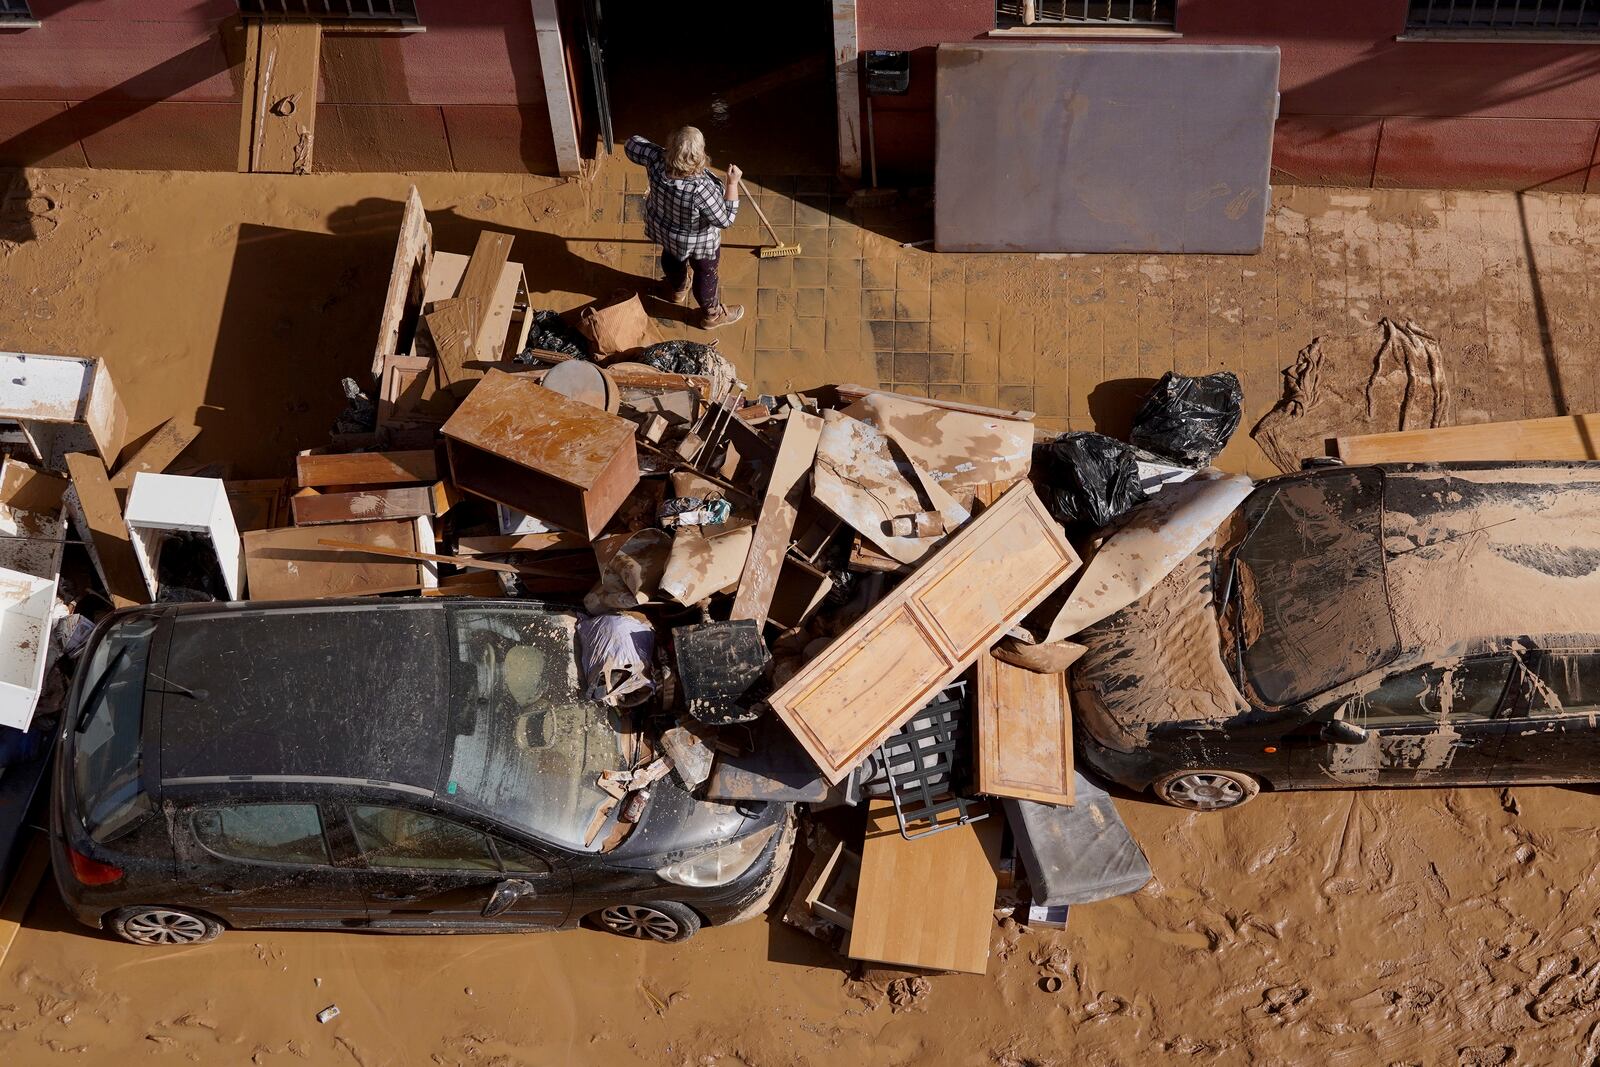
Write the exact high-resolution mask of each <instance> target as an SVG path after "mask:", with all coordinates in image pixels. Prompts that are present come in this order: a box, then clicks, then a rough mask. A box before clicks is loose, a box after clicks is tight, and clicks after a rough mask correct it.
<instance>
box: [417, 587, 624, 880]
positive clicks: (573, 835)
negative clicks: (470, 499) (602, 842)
mask: <svg viewBox="0 0 1600 1067" xmlns="http://www.w3.org/2000/svg"><path fill="white" fill-rule="evenodd" d="M452 630H453V633H454V645H455V657H454V659H453V661H452V663H451V674H450V737H451V753H450V757H449V764H448V766H447V767H446V768H445V773H444V780H443V782H442V784H441V787H440V789H441V791H442V792H443V793H445V794H446V795H448V796H451V797H453V798H454V799H455V800H456V801H457V802H459V803H463V804H466V805H468V806H471V807H476V808H479V809H481V810H482V811H485V812H487V813H488V814H490V815H492V816H494V817H495V818H497V819H500V820H501V821H503V822H506V823H509V824H511V825H513V826H518V827H521V828H523V829H526V830H528V831H531V832H532V833H534V834H537V835H538V836H540V837H543V838H545V839H546V840H549V841H553V842H555V843H557V844H560V845H563V846H565V847H567V848H571V849H576V850H580V851H593V850H594V848H595V847H596V845H591V844H588V843H586V839H588V838H591V837H593V838H594V840H595V841H596V842H598V840H599V838H598V835H591V834H590V833H589V830H590V826H591V824H592V823H594V822H595V820H596V816H597V814H598V813H599V812H600V810H601V806H602V805H603V804H605V803H606V802H607V801H608V800H609V799H610V798H609V796H608V795H607V794H606V793H604V792H603V791H602V790H601V789H600V787H599V785H598V784H597V780H598V778H599V775H600V772H602V771H614V770H621V769H623V768H624V767H625V766H626V761H625V760H624V758H623V752H622V747H621V740H622V735H621V734H620V733H619V732H618V730H617V729H616V728H615V726H614V725H613V723H614V721H615V720H614V719H613V718H612V715H613V714H614V713H613V712H612V711H611V710H610V709H609V708H607V707H606V706H605V705H603V704H599V703H597V702H595V701H593V700H587V699H585V698H584V696H583V694H582V685H581V683H580V682H579V678H578V648H577V616H576V615H574V614H572V613H571V612H565V611H559V610H554V609H535V608H460V609H456V610H455V611H454V613H453V625H452Z"/></svg>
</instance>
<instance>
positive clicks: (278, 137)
mask: <svg viewBox="0 0 1600 1067" xmlns="http://www.w3.org/2000/svg"><path fill="white" fill-rule="evenodd" d="M245 41H246V49H247V51H248V52H249V53H250V54H249V55H248V57H247V59H246V64H245V73H246V77H247V80H246V82H245V87H244V88H245V100H244V109H245V115H244V117H242V118H241V122H240V128H241V131H242V132H244V133H245V135H246V136H247V137H248V143H247V147H246V148H245V150H242V151H241V152H240V159H241V162H242V163H244V164H245V165H244V167H243V168H242V169H244V170H248V171H250V172H251V173H255V174H309V173H311V155H312V143H313V141H314V140H315V137H316V126H317V77H318V74H319V73H320V70H321V66H322V26H321V25H320V24H319V23H316V22H309V21H306V22H295V21H282V22H279V21H269V20H257V19H251V20H249V21H248V22H247V25H246V31H245Z"/></svg>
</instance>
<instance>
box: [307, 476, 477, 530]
mask: <svg viewBox="0 0 1600 1067" xmlns="http://www.w3.org/2000/svg"><path fill="white" fill-rule="evenodd" d="M444 496H445V494H444V492H443V490H442V486H438V485H434V486H428V485H408V486H401V487H399V488H392V489H362V490H358V491H356V492H350V493H317V494H314V495H311V496H296V497H293V498H292V499H291V500H290V501H289V505H290V507H291V508H293V510H294V524H295V525H296V526H319V525H326V524H329V523H342V522H372V521H374V520H378V519H414V518H416V517H417V516H419V515H439V514H443V512H444V511H445V510H446V509H445V507H444V505H445V503H446V501H445V499H444Z"/></svg>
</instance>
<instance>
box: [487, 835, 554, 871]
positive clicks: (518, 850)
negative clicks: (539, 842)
mask: <svg viewBox="0 0 1600 1067" xmlns="http://www.w3.org/2000/svg"><path fill="white" fill-rule="evenodd" d="M494 850H495V851H496V852H498V853H499V854H500V865H501V866H502V867H504V868H505V869H506V870H508V871H519V872H523V873H527V874H547V873H549V871H550V865H549V864H548V863H546V862H545V861H544V860H543V859H542V858H540V857H539V856H537V855H535V854H534V853H532V852H529V851H528V850H527V849H525V848H522V847H521V846H520V845H513V844H511V843H510V842H507V841H502V840H500V839H499V838H498V837H497V838H495V839H494Z"/></svg>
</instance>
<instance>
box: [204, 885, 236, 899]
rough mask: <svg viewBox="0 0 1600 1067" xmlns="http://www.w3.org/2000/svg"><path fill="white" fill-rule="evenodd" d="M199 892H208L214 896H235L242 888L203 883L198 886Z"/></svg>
mask: <svg viewBox="0 0 1600 1067" xmlns="http://www.w3.org/2000/svg"><path fill="white" fill-rule="evenodd" d="M200 892H202V893H210V894H211V895H212V896H214V897H236V896H238V895H239V894H240V893H243V892H244V890H243V889H235V888H233V887H232V886H227V885H203V886H201V887H200Z"/></svg>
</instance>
